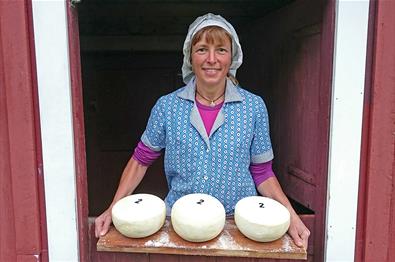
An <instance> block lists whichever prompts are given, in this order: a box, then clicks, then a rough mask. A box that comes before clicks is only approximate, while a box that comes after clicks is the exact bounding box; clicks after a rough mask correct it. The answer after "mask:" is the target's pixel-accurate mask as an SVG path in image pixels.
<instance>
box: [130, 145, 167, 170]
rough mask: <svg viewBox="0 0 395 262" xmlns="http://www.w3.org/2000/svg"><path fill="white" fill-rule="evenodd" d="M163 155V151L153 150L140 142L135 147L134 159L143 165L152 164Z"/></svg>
mask: <svg viewBox="0 0 395 262" xmlns="http://www.w3.org/2000/svg"><path fill="white" fill-rule="evenodd" d="M160 155H161V151H158V152H157V151H153V150H152V149H151V148H149V147H147V146H146V145H144V143H143V142H141V141H140V142H139V143H138V144H137V146H136V148H135V149H134V154H133V156H132V157H133V159H134V160H136V161H138V162H139V163H140V164H141V165H143V166H150V165H151V164H152V163H153V162H154V161H155V160H156V159H158V158H159V157H160Z"/></svg>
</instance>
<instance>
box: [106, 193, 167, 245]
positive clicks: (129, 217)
mask: <svg viewBox="0 0 395 262" xmlns="http://www.w3.org/2000/svg"><path fill="white" fill-rule="evenodd" d="M111 214H112V221H113V224H114V226H115V228H116V229H117V230H118V231H119V232H120V233H121V234H122V235H124V236H127V237H131V238H142V237H147V236H150V235H152V234H154V233H156V232H157V231H158V230H159V229H161V227H162V226H163V224H164V222H165V219H166V205H165V202H164V201H163V200H162V199H160V198H159V197H157V196H155V195H151V194H134V195H130V196H127V197H124V198H122V199H120V200H119V201H118V202H117V203H116V204H115V205H114V206H113V208H112V212H111Z"/></svg>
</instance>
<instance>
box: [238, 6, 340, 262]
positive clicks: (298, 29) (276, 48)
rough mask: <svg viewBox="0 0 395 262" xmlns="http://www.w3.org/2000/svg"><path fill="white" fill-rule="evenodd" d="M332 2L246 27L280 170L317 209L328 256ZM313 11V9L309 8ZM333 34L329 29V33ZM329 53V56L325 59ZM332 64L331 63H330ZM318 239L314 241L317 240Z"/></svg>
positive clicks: (292, 193)
mask: <svg viewBox="0 0 395 262" xmlns="http://www.w3.org/2000/svg"><path fill="white" fill-rule="evenodd" d="M326 6H327V2H326V1H313V0H301V1H296V2H294V3H293V4H292V5H289V6H287V7H285V8H283V9H280V10H278V11H276V12H273V13H271V14H269V15H268V16H265V17H264V18H262V19H261V20H259V21H256V23H254V25H253V26H251V27H250V28H249V29H248V30H246V31H245V32H243V39H244V40H245V42H244V43H243V46H244V50H245V56H246V57H249V59H248V60H247V59H246V63H245V64H244V65H243V67H246V68H247V70H245V71H243V72H247V71H248V72H249V74H248V76H244V75H243V78H244V79H245V85H247V86H253V89H255V90H256V92H257V93H258V94H260V95H261V96H262V97H263V98H264V100H265V102H266V105H267V107H268V111H269V121H270V127H271V138H272V143H273V148H274V155H275V158H274V170H275V173H276V175H277V177H278V178H279V180H280V183H281V185H282V187H283V189H284V191H285V193H286V194H287V195H288V196H289V197H290V198H292V199H294V200H296V201H297V202H299V203H301V204H302V205H303V206H304V207H307V208H309V209H311V210H312V212H313V213H314V214H315V215H314V216H315V225H314V228H310V230H311V231H312V237H311V238H315V239H316V241H314V242H315V243H314V248H313V247H311V248H310V249H309V252H313V249H314V256H315V257H316V258H318V259H319V258H323V252H322V250H324V235H323V232H324V224H325V203H326V181H327V166H328V162H327V154H328V141H329V136H328V133H329V112H330V111H329V107H330V101H329V95H330V93H331V91H330V87H329V85H323V84H322V83H323V82H325V83H330V81H331V74H324V72H325V70H324V69H325V66H326V64H324V63H326V62H328V61H329V62H331V54H332V52H333V51H332V50H325V49H324V48H323V47H324V46H326V45H328V46H330V43H324V42H323V40H322V39H327V41H332V38H326V36H327V35H324V32H323V29H325V28H327V25H325V23H324V22H323V21H324V13H325V12H324V10H325V8H326ZM306 10H308V13H306ZM325 34H327V32H325ZM323 57H324V59H325V60H324V59H323ZM330 65H331V64H330ZM312 242H313V241H310V243H311V244H313V243H312Z"/></svg>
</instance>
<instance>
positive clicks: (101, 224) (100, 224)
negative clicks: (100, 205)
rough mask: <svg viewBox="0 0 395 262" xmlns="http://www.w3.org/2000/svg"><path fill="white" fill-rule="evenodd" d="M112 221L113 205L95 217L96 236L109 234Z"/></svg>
mask: <svg viewBox="0 0 395 262" xmlns="http://www.w3.org/2000/svg"><path fill="white" fill-rule="evenodd" d="M111 221H112V216H111V207H110V208H108V209H107V210H106V211H104V212H103V213H102V214H101V215H100V216H98V217H97V218H96V219H95V236H96V237H97V238H98V237H102V236H104V235H105V234H107V232H108V229H109V228H110V224H111Z"/></svg>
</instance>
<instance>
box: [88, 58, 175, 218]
mask: <svg viewBox="0 0 395 262" xmlns="http://www.w3.org/2000/svg"><path fill="white" fill-rule="evenodd" d="M82 67H83V74H82V75H83V83H84V107H85V108H84V110H85V123H86V143H87V165H88V167H87V168H88V174H89V175H88V191H89V196H88V198H89V215H90V216H96V215H99V214H100V213H101V212H103V211H104V210H105V209H106V208H107V207H108V205H109V204H110V203H111V201H112V198H113V196H114V193H115V191H116V188H117V186H118V182H119V179H120V177H121V174H122V170H123V169H124V167H125V165H126V163H127V161H128V160H129V159H130V157H131V155H132V154H133V150H134V148H135V146H136V145H137V143H138V141H139V140H140V137H141V135H142V133H143V131H144V129H145V125H146V123H147V120H148V117H149V114H150V111H151V108H152V107H153V105H154V104H155V101H156V100H157V99H158V98H159V97H160V96H162V95H165V94H167V93H169V92H171V91H174V90H176V89H177V88H179V87H181V86H182V84H181V78H180V76H179V75H178V72H179V68H181V57H180V55H179V54H178V53H177V54H176V53H173V52H168V53H166V52H139V53H132V52H118V53H114V52H110V53H104V52H100V53H84V54H83V56H82ZM135 192H136V193H137V192H145V193H153V194H156V195H158V196H159V197H163V198H164V197H165V195H166V193H167V185H166V180H165V176H164V171H163V159H162V160H158V161H155V163H154V164H153V166H151V167H150V168H149V169H148V172H147V174H146V176H145V177H144V179H143V181H142V183H141V184H140V185H139V187H138V188H137V189H136V191H135Z"/></svg>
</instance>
